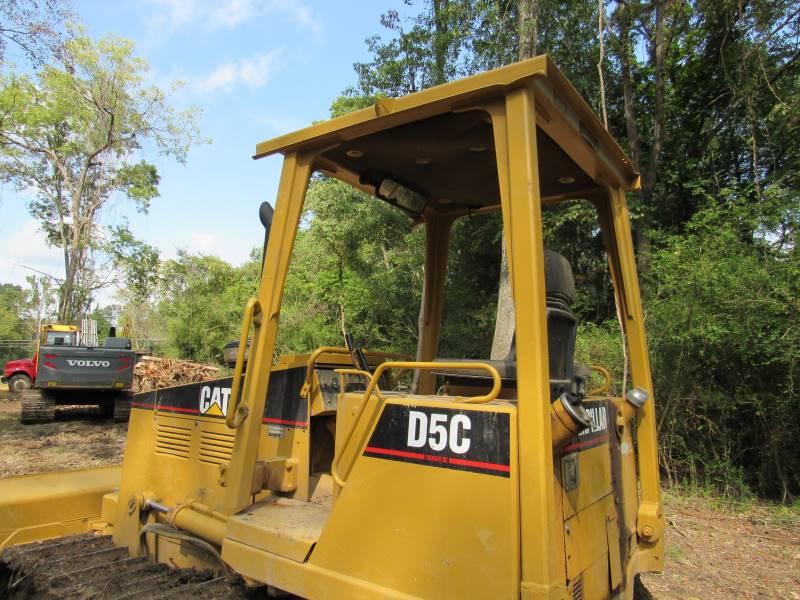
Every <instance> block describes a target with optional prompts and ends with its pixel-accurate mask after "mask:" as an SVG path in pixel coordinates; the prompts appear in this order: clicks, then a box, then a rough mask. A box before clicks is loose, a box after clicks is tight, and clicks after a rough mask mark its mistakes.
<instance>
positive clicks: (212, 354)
mask: <svg viewBox="0 0 800 600" xmlns="http://www.w3.org/2000/svg"><path fill="white" fill-rule="evenodd" d="M259 266H260V261H255V260H251V261H249V262H247V263H245V264H244V265H243V266H241V267H238V268H237V267H232V266H231V265H229V264H228V263H226V262H225V261H223V260H221V259H219V258H216V257H213V256H196V255H191V254H188V253H186V252H179V254H178V258H177V259H175V260H169V261H166V262H165V263H164V265H163V272H162V282H163V284H162V289H161V291H160V294H159V295H160V302H159V306H158V309H159V313H160V314H161V316H162V318H163V319H164V321H165V325H166V329H167V332H168V337H169V347H168V348H169V351H170V352H171V353H173V354H175V355H177V356H179V357H182V358H191V359H193V360H198V361H206V362H212V361H217V362H221V360H222V347H223V346H224V345H225V344H226V343H227V342H229V341H231V340H232V339H238V337H239V335H238V334H239V329H240V327H241V320H242V308H243V307H244V305H245V303H246V302H247V299H248V298H249V297H250V296H252V295H254V294H255V292H256V289H257V287H258V283H257V282H258V274H259Z"/></svg>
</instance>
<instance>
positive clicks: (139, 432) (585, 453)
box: [0, 56, 664, 600]
mask: <svg viewBox="0 0 800 600" xmlns="http://www.w3.org/2000/svg"><path fill="white" fill-rule="evenodd" d="M277 153H280V154H282V155H283V169H282V172H281V177H280V184H279V188H278V192H277V201H276V205H275V211H274V214H273V213H272V211H271V210H269V209H268V208H267V209H266V210H262V213H261V216H262V221H264V222H265V224H266V225H267V226H269V229H268V243H267V245H266V255H265V260H264V264H263V271H262V277H261V284H260V288H259V290H258V295H257V296H256V297H254V298H252V299H251V300H250V301H249V302H248V303H247V305H246V307H245V309H244V319H243V323H242V329H241V338H240V344H239V356H238V358H237V363H236V368H235V370H234V374H233V377H232V378H229V379H226V380H219V381H214V382H205V383H200V384H192V385H191V386H182V387H177V388H169V389H164V390H158V391H155V392H149V393H147V394H140V395H137V396H136V398H135V399H134V402H133V405H132V409H131V415H130V424H129V430H128V439H127V445H126V448H125V456H124V461H123V464H122V465H121V466H120V467H112V468H99V469H88V470H80V471H71V472H63V473H50V474H42V475H30V476H24V477H17V478H10V479H6V480H3V481H0V548H3V549H4V550H3V554H2V567H0V570H2V574H0V579H2V586H3V588H2V592H0V593H4V594H6V595H9V596H13V597H26V595H28V596H31V597H34V596H35V597H40V596H46V595H48V594H49V595H50V597H59V596H62V597H87V598H88V597H92V598H94V597H97V598H101V597H102V598H127V597H137V598H145V597H146V598H155V597H164V598H174V597H187V598H188V597H208V596H209V595H210V596H211V597H247V596H248V594H250V595H252V594H253V593H255V592H254V590H256V591H257V590H259V589H260V590H267V591H268V592H269V593H270V594H272V595H277V594H279V593H286V594H289V595H294V596H299V597H303V598H343V599H344V598H347V599H351V598H520V597H523V598H548V599H550V598H552V599H555V598H560V599H571V600H579V599H583V600H590V599H595V598H632V597H633V595H634V589H635V582H636V579H637V576H638V574H639V573H642V572H647V571H659V570H661V569H662V566H663V561H664V546H663V544H664V519H663V516H662V510H661V500H660V490H659V477H658V464H657V447H656V429H655V419H654V400H653V397H652V382H651V375H650V367H649V363H648V352H647V342H646V339H645V332H644V326H643V316H642V306H641V301H640V294H639V285H638V281H637V274H636V263H635V258H634V251H633V244H632V239H631V227H630V221H629V213H628V209H627V205H626V192H627V191H630V190H634V189H636V188H637V186H638V184H639V178H638V175H637V173H636V172H635V170H634V169H633V168H632V166H631V163H630V161H629V160H628V159H627V158H626V157H625V155H624V153H623V152H622V150H621V149H620V148H619V146H618V145H617V144H616V143H615V142H614V140H613V139H612V138H611V137H610V136H609V134H608V133H607V132H606V130H605V129H604V128H603V127H602V125H601V124H600V123H599V122H598V120H597V119H596V117H595V116H594V115H593V113H592V112H591V110H590V108H589V107H588V106H587V104H586V103H585V102H584V101H583V100H582V99H581V98H580V96H579V95H578V93H577V92H576V91H575V89H574V88H573V87H572V86H571V84H570V83H569V82H568V81H567V79H566V78H565V77H564V76H563V75H562V74H561V73H560V72H559V71H558V70H557V69H556V68H555V67H554V65H553V64H552V63H551V62H550V60H549V59H548V58H547V57H544V56H540V57H536V58H533V59H530V60H527V61H524V62H520V63H516V64H513V65H510V66H507V67H503V68H500V69H497V70H494V71H490V72H486V73H482V74H479V75H475V76H472V77H469V78H465V79H461V80H458V81H454V82H451V83H447V84H444V85H441V86H438V87H434V88H431V89H428V90H424V91H421V92H418V93H415V94H411V95H409V96H406V97H402V98H397V99H388V98H385V99H380V100H379V101H378V102H377V103H376V104H375V105H374V106H373V107H370V108H367V109H363V110H360V111H358V112H354V113H351V114H347V115H345V116H342V117H339V118H336V119H332V120H330V121H327V122H322V123H318V124H316V125H313V126H311V127H308V128H306V129H302V130H300V131H297V132H295V133H291V134H288V135H284V136H281V137H279V138H276V139H272V140H269V141H265V142H262V143H260V144H258V145H257V146H256V152H255V157H256V158H261V157H265V156H270V155H274V154H277ZM315 173H318V174H322V175H324V176H325V177H330V178H334V179H337V180H339V181H342V182H345V183H347V184H349V185H351V186H353V187H354V188H356V189H358V190H362V191H364V192H366V193H368V194H370V195H371V196H374V197H375V200H374V201H375V202H380V201H383V202H387V203H389V204H391V205H393V206H394V207H395V208H396V209H397V210H399V211H402V212H403V213H405V214H406V215H408V217H409V218H410V219H412V220H413V221H414V222H416V223H418V224H419V225H420V226H422V227H424V229H425V232H426V242H425V243H426V247H425V269H424V292H423V298H422V307H421V318H420V336H421V338H420V343H419V348H418V353H417V356H416V360H411V359H410V358H403V357H400V356H392V355H385V354H380V353H377V352H369V351H361V350H360V349H359V348H357V347H353V346H352V345H349V346H350V347H342V348H338V347H323V348H318V349H316V350H314V351H313V352H312V353H311V354H309V355H303V356H285V357H282V358H281V359H279V360H277V361H273V358H272V357H273V352H274V348H275V342H276V335H277V332H278V326H279V320H280V312H281V298H282V295H283V290H284V284H285V281H286V274H287V270H288V268H289V262H290V257H291V254H292V248H293V243H294V239H295V235H296V233H297V230H298V227H299V225H300V223H301V214H302V211H303V203H304V199H305V195H306V190H307V187H308V184H309V178H310V177H312V175H314V174H315ZM576 199H580V200H584V201H587V202H588V203H589V204H590V205H591V206H592V207H593V209H594V210H595V211H596V216H597V226H598V228H599V231H601V232H602V240H603V242H604V245H605V253H606V255H607V258H608V272H609V276H610V279H611V281H612V283H613V289H614V294H615V299H616V303H617V308H618V312H619V315H620V320H621V323H622V328H623V330H624V336H625V340H626V343H627V349H628V356H629V361H630V382H629V385H628V386H626V387H628V389H625V390H622V392H621V393H617V394H611V393H610V388H609V386H608V381H606V383H605V384H601V385H599V386H598V387H596V388H595V389H589V388H591V387H592V385H593V384H592V383H591V382H592V381H595V379H594V378H593V377H592V376H591V375H590V370H589V368H587V367H586V366H585V365H581V364H578V363H576V362H575V336H576V324H577V319H576V317H575V314H574V312H573V303H574V301H575V282H574V278H573V276H572V271H571V268H570V264H569V263H568V262H567V260H566V259H565V258H564V257H562V256H560V255H558V254H556V253H555V252H552V251H550V250H549V249H546V248H545V246H544V243H543V228H542V211H543V207H544V208H547V207H548V206H550V205H553V204H557V203H560V202H565V201H572V200H576ZM491 212H499V213H501V214H502V223H503V226H504V234H505V235H504V240H505V244H506V250H507V253H508V266H509V277H510V281H511V285H512V290H513V299H514V304H515V307H516V310H515V317H514V323H515V332H514V338H513V344H512V346H511V349H510V351H509V353H508V355H507V356H506V357H505V358H504V359H503V360H488V359H487V360H480V359H470V360H467V359H464V358H461V357H442V356H439V337H440V330H441V323H442V317H443V304H444V303H443V298H444V294H445V287H446V285H445V284H446V279H447V278H446V273H447V261H448V248H449V241H450V237H451V235H450V234H451V228H452V226H453V224H454V223H455V222H456V221H457V220H458V219H461V218H468V217H469V216H474V215H478V214H483V213H491ZM346 218H348V216H347V215H346V214H343V215H342V219H346ZM248 338H249V339H250V342H249V360H248V361H247V366H246V369H245V368H244V363H245V361H244V352H245V351H246V350H247V348H248ZM594 369H595V371H597V372H600V373H604V372H605V369H603V368H602V367H601V366H596V367H594ZM402 370H406V371H416V372H418V373H419V377H418V382H417V385H416V389H412V390H408V389H406V387H400V388H398V387H397V386H393V384H392V379H391V378H390V375H391V374H393V373H397V372H399V371H402ZM393 388H394V389H393ZM259 586H261V587H259Z"/></svg>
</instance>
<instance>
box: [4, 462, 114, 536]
mask: <svg viewBox="0 0 800 600" xmlns="http://www.w3.org/2000/svg"><path fill="white" fill-rule="evenodd" d="M121 475H122V467H120V466H113V467H98V468H92V469H80V470H77V471H68V472H61V473H41V474H37V475H22V476H19V477H10V478H8V479H3V480H0V551H2V550H3V549H4V548H8V547H10V546H13V545H16V544H24V543H27V542H32V541H35V540H42V539H47V538H54V537H60V536H66V535H72V534H75V533H80V532H86V531H91V530H92V529H93V528H95V529H102V528H103V523H102V521H103V519H102V516H101V515H102V512H103V503H104V496H106V495H107V494H111V493H112V492H113V490H115V489H116V488H117V487H119V482H120V478H121ZM108 500H109V499H106V502H107V503H108Z"/></svg>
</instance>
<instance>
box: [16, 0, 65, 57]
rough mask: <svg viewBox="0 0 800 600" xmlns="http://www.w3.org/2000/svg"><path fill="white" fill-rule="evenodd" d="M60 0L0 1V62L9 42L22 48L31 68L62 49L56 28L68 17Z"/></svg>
mask: <svg viewBox="0 0 800 600" xmlns="http://www.w3.org/2000/svg"><path fill="white" fill-rule="evenodd" d="M70 16H71V15H70V10H69V6H68V4H67V3H65V2H63V1H62V0H0V64H3V63H5V60H6V54H7V52H8V50H9V44H11V46H12V47H15V48H17V49H19V50H21V51H22V53H23V55H24V56H25V58H27V59H28V61H30V63H31V64H32V65H33V66H34V67H38V66H41V65H42V64H44V63H45V62H46V61H47V59H48V58H50V57H51V56H59V55H61V54H62V53H63V51H64V41H65V36H64V34H63V33H62V32H61V31H60V30H59V27H60V26H61V25H62V24H63V23H64V22H65V21H66V20H67V19H68V18H69V17H70Z"/></svg>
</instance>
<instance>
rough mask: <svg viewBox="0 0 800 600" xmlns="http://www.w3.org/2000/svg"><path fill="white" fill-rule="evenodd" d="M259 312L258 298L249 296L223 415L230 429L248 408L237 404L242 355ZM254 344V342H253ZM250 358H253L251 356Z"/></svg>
mask: <svg viewBox="0 0 800 600" xmlns="http://www.w3.org/2000/svg"><path fill="white" fill-rule="evenodd" d="M260 313H261V304H260V303H259V302H258V298H250V300H248V301H247V304H245V306H244V318H243V319H242V331H241V333H240V334H239V350H238V352H237V353H236V366H235V367H234V369H233V383H232V384H231V400H230V404H229V405H228V413H227V414H226V415H225V424H226V425H227V426H228V427H229V428H230V429H236V428H237V427H239V425H241V424H242V423H244V420H245V419H246V418H247V415H248V413H249V412H250V409H248V408H247V406H246V405H241V406H240V404H239V400H240V399H241V398H240V397H241V395H242V389H243V388H244V387H245V386H244V385H243V383H246V381H245V382H243V381H242V371H244V355H245V352H247V337H248V335H249V334H250V325H252V324H253V322H254V316H255V315H256V314H259V315H260ZM256 327H258V323H256ZM255 339H256V336H255V332H254V335H253V341H254V342H255ZM253 345H255V344H253ZM250 358H253V357H252V356H251V357H250ZM245 378H247V374H245Z"/></svg>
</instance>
